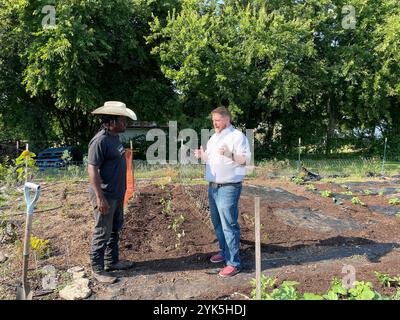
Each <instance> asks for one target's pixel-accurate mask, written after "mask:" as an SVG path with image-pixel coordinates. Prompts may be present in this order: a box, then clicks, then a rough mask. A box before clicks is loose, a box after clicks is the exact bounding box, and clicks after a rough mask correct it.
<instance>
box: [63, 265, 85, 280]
mask: <svg viewBox="0 0 400 320" xmlns="http://www.w3.org/2000/svg"><path fill="white" fill-rule="evenodd" d="M67 272H68V273H70V274H72V279H81V278H85V277H86V273H85V269H83V268H82V267H78V266H77V267H73V268H70V269H68V270H67Z"/></svg>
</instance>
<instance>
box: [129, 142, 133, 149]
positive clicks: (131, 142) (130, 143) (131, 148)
mask: <svg viewBox="0 0 400 320" xmlns="http://www.w3.org/2000/svg"><path fill="white" fill-rule="evenodd" d="M129 142H130V144H131V150H132V149H133V147H132V140H129Z"/></svg>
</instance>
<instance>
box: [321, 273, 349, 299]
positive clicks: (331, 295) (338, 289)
mask: <svg viewBox="0 0 400 320" xmlns="http://www.w3.org/2000/svg"><path fill="white" fill-rule="evenodd" d="M346 295H347V289H346V288H344V287H343V284H342V281H341V280H340V279H338V278H333V280H332V282H331V287H330V289H329V290H328V292H327V293H326V294H324V295H323V298H324V299H326V300H339V299H340V298H342V297H345V296H346Z"/></svg>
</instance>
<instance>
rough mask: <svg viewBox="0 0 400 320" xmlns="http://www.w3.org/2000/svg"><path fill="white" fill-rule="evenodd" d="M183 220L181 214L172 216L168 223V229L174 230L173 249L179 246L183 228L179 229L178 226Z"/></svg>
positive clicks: (183, 217)
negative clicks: (170, 221)
mask: <svg viewBox="0 0 400 320" xmlns="http://www.w3.org/2000/svg"><path fill="white" fill-rule="evenodd" d="M184 221H185V216H184V215H183V214H181V215H179V216H178V217H175V218H174V221H173V222H172V223H171V224H170V225H168V229H171V230H173V231H174V232H175V239H176V242H175V249H176V248H179V247H180V246H181V240H182V238H183V237H184V236H185V230H180V226H181V225H182V223H183V222H184Z"/></svg>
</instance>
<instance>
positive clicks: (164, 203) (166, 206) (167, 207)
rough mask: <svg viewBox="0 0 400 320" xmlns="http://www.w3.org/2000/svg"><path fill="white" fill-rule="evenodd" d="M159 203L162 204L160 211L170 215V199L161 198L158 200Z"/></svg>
mask: <svg viewBox="0 0 400 320" xmlns="http://www.w3.org/2000/svg"><path fill="white" fill-rule="evenodd" d="M160 203H161V205H162V206H163V208H162V211H161V212H162V213H163V214H165V215H170V214H171V213H172V210H173V209H172V201H171V199H164V198H161V200H160Z"/></svg>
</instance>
